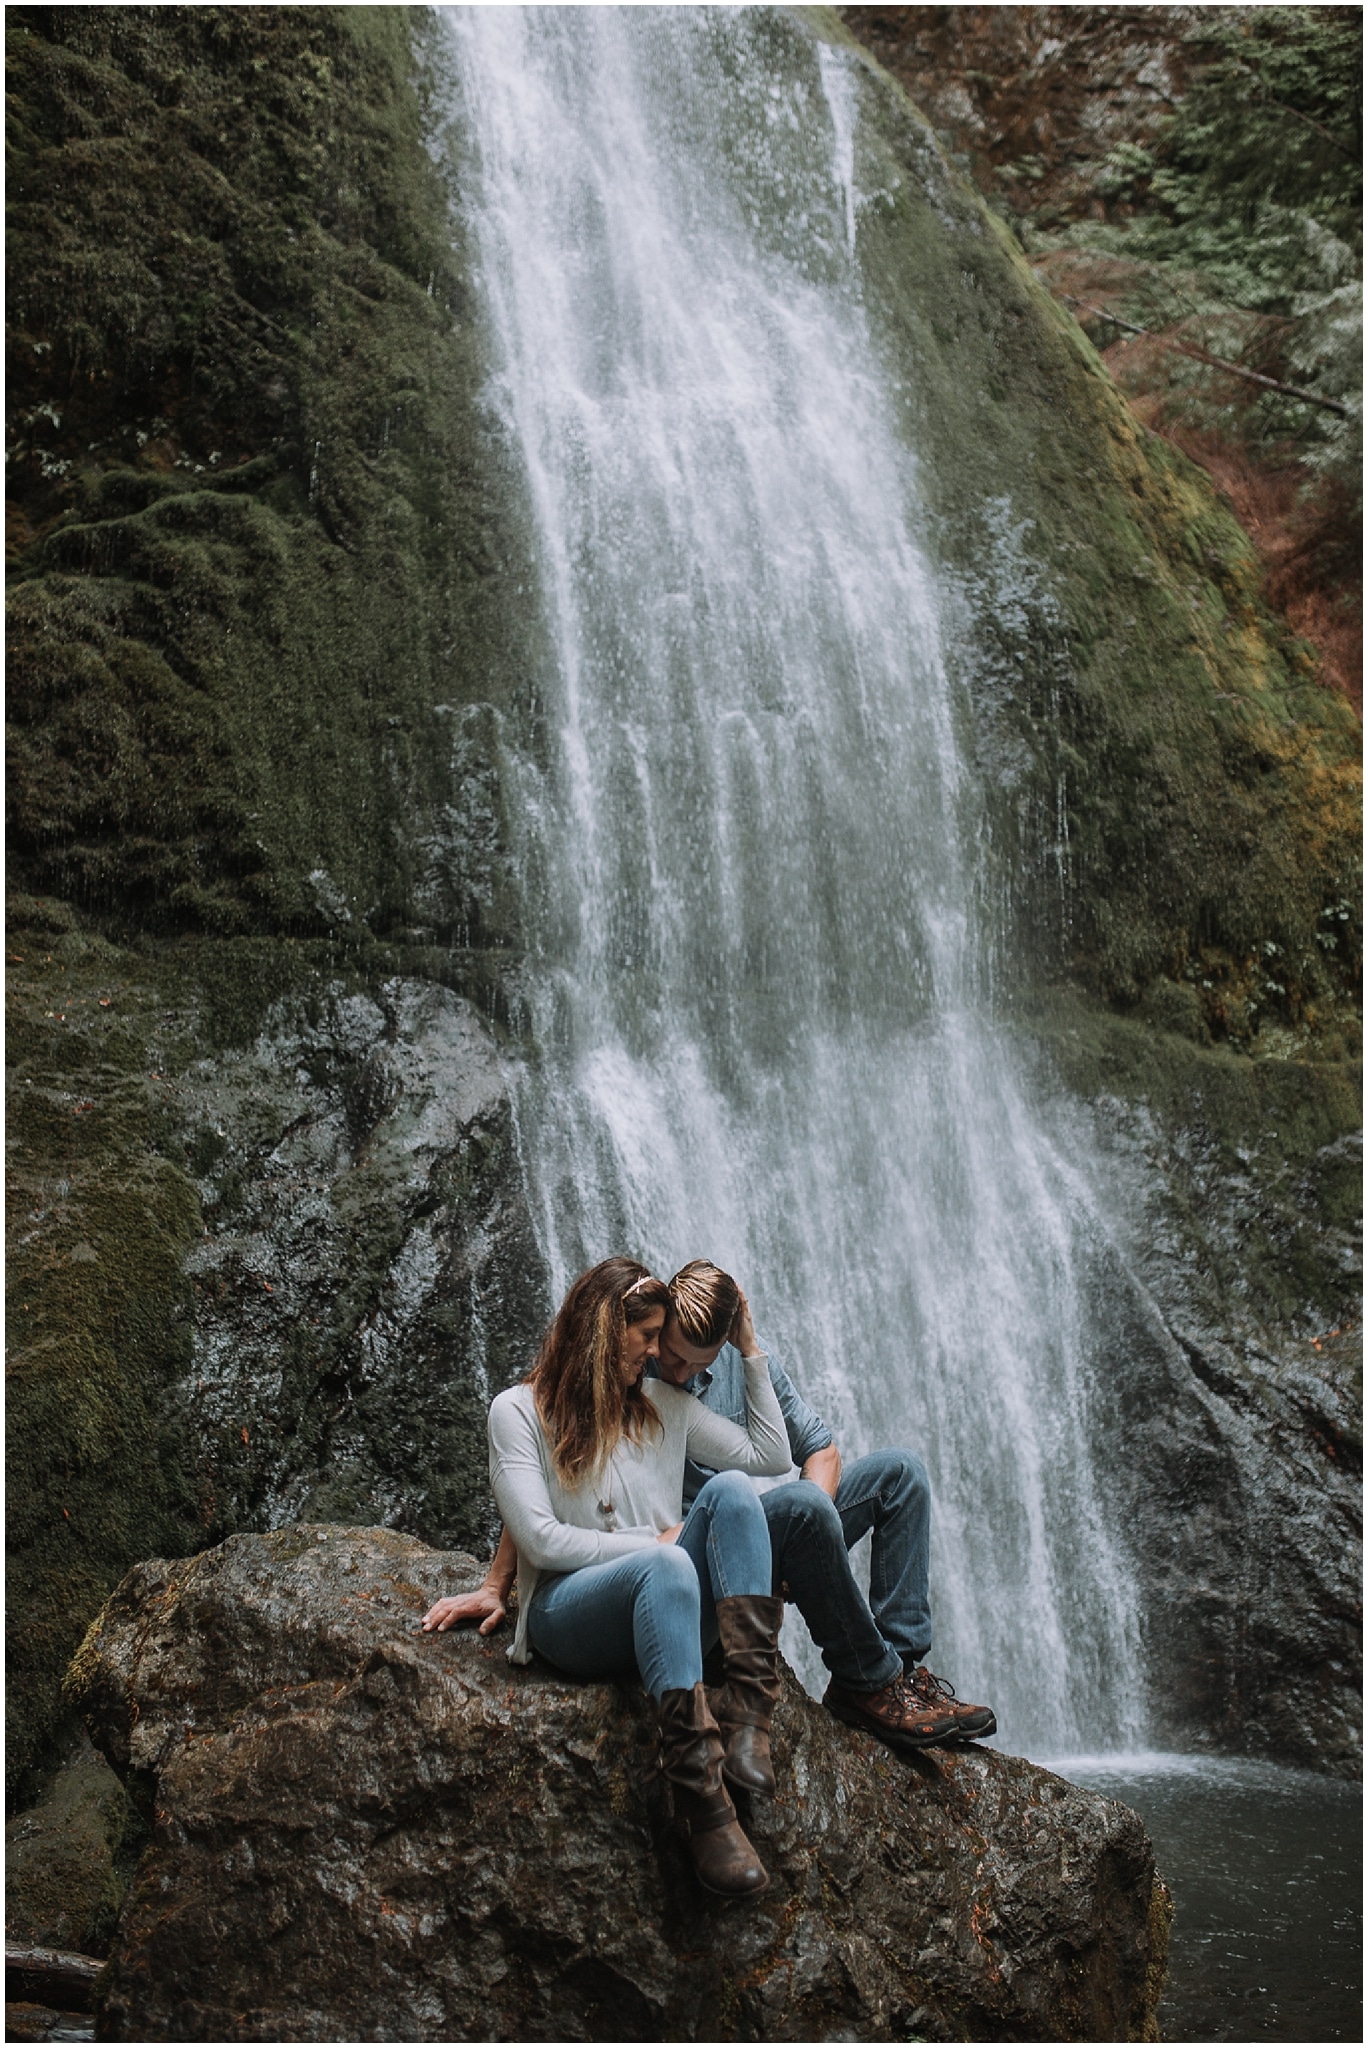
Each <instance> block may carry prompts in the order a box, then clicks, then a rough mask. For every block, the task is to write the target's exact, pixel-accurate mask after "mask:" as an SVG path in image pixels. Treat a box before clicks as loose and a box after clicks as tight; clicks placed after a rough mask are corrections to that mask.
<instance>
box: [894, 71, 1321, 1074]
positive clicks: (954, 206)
mask: <svg viewBox="0 0 1368 2048" xmlns="http://www.w3.org/2000/svg"><path fill="white" fill-rule="evenodd" d="M861 62H862V63H863V64H864V66H865V68H866V71H867V74H868V76H869V79H870V82H871V83H870V89H869V90H868V91H867V93H866V95H865V99H864V106H865V110H866V113H867V115H868V116H869V117H870V119H868V120H867V121H866V124H865V127H864V129H863V131H862V133H863V137H864V150H863V158H862V161H861V162H860V164H859V165H858V166H857V178H858V182H859V185H860V189H861V193H862V195H863V204H862V210H861V227H860V242H859V253H860V262H861V269H862V273H863V277H864V281H865V292H866V300H867V303H868V305H869V308H870V313H871V318H872V321H873V324H874V329H875V334H876V338H877V342H878V346H879V348H880V350H881V352H882V354H883V355H884V357H885V360H886V361H887V363H888V365H889V368H890V371H891V373H892V377H893V380H894V381H895V384H896V388H897V389H898V391H899V393H900V404H901V410H902V418H903V425H904V428H905V431H906V434H907V438H908V440H909V443H910V444H911V445H912V446H913V447H914V448H915V449H916V450H917V452H918V456H919V459H920V467H919V476H920V478H921V482H922V487H923V490H924V493H925V495H926V499H927V501H928V512H927V518H926V526H925V541H926V545H927V546H928V547H929V548H930V549H931V550H932V552H933V553H934V554H935V555H936V557H937V558H938V559H939V561H940V563H941V566H942V570H943V573H944V574H945V576H946V577H947V578H948V580H949V581H950V583H951V585H952V587H953V586H954V584H956V583H959V584H960V585H962V586H964V587H965V589H966V594H967V595H968V596H969V597H970V598H971V599H972V600H973V605H972V613H971V614H970V619H971V623H970V624H969V625H968V626H967V628H966V630H965V631H964V632H963V633H962V634H959V633H956V634H953V635H952V636H951V656H952V660H953V661H954V663H955V665H956V668H957V670H958V673H959V674H960V676H961V678H962V680H963V682H964V685H965V690H966V696H967V699H968V701H969V702H970V703H971V705H972V707H973V709H972V714H971V720H972V730H971V733H970V740H971V744H972V745H973V747H974V750H975V752H976V753H977V755H978V758H979V762H980V766H981V768H982V770H983V778H984V781H985V783H986V785H987V787H988V789H989V792H990V797H989V804H990V833H989V852H988V855H987V866H986V872H985V876H984V889H985V893H986V896H987V897H988V899H989V902H990V906H992V907H995V908H996V910H997V914H998V916H999V917H1000V918H1001V920H1002V922H1003V923H1004V925H1005V926H1006V927H1007V928H1008V930H1009V931H1010V934H1011V941H1010V943H1009V949H1008V950H1009V951H1014V952H1016V953H1017V955H1018V957H1020V956H1021V954H1022V951H1023V949H1022V947H1021V944H1020V941H1021V940H1022V938H1023V937H1024V938H1025V939H1026V940H1027V942H1028V943H1027V945H1026V947H1025V949H1024V952H1025V963H1024V964H1025V968H1026V971H1027V973H1028V974H1029V973H1031V972H1035V973H1037V974H1038V973H1039V972H1041V970H1042V969H1043V970H1044V971H1045V972H1046V973H1049V972H1051V971H1056V970H1057V969H1058V968H1059V967H1061V966H1063V967H1064V968H1066V969H1067V970H1070V971H1072V972H1073V973H1075V974H1076V975H1077V976H1078V977H1079V978H1080V979H1081V980H1082V981H1083V982H1084V983H1085V984H1086V985H1088V986H1090V987H1091V988H1093V989H1094V990H1096V991H1098V992H1099V993H1101V994H1103V995H1105V996H1106V997H1107V998H1108V999H1110V1000H1112V1001H1115V1002H1117V1003H1118V1004H1120V1005H1122V1006H1127V1005H1131V1004H1134V1003H1135V1002H1136V1001H1137V1000H1139V998H1140V997H1141V995H1142V994H1143V992H1144V991H1145V990H1146V989H1147V988H1149V987H1151V986H1152V985H1153V984H1154V983H1155V982H1156V981H1157V980H1158V979H1160V978H1164V979H1166V980H1167V981H1169V982H1170V983H1173V984H1181V983H1183V982H1184V981H1186V982H1187V984H1188V985H1189V986H1190V987H1191V988H1193V989H1195V991H1196V993H1197V997H1198V1000H1199V1002H1200V1004H1201V1006H1202V1011H1203V1020H1204V1024H1205V1027H1206V1029H1207V1030H1208V1031H1209V1032H1210V1034H1211V1035H1212V1036H1213V1037H1218V1038H1223V1037H1229V1038H1233V1039H1238V1040H1243V1041H1248V1040H1250V1039H1251V1038H1252V1037H1253V1036H1254V1035H1255V1034H1256V1033H1257V1032H1258V1031H1259V1029H1260V1028H1261V1027H1262V1026H1263V1025H1264V1024H1266V1023H1269V1022H1272V1023H1275V1024H1282V1025H1296V1026H1300V1027H1302V1028H1303V1029H1305V1030H1307V1031H1310V1032H1315V1031H1317V1030H1320V1029H1323V1028H1324V1027H1326V1026H1327V1025H1328V1026H1329V1027H1330V1028H1331V1029H1332V1030H1334V1029H1337V1028H1338V1021H1337V1020H1338V1018H1339V1017H1340V1015H1341V1014H1342V1013H1343V1012H1345V1011H1346V1010H1353V1009H1354V1007H1355V1005H1356V1004H1357V1000H1358V989H1359V975H1360V963H1361V944H1360V939H1359V930H1358V924H1357V912H1356V910H1353V914H1352V915H1351V916H1348V917H1341V916H1340V915H1339V909H1337V906H1338V907H1339V908H1348V909H1352V907H1353V906H1356V905H1357V902H1358V875H1359V873H1360V845H1361V774H1360V765H1359V729H1358V723H1357V720H1356V718H1355V716H1354V714H1353V712H1352V710H1351V709H1350V708H1349V707H1348V705H1347V704H1346V703H1345V702H1344V701H1343V700H1342V699H1341V698H1340V697H1338V696H1337V695H1335V694H1333V693H1331V692H1329V691H1325V690H1321V689H1319V688H1318V687H1317V686H1316V683H1315V678H1314V673H1313V671H1312V670H1311V668H1310V665H1309V663H1308V661H1307V657H1306V652H1305V649H1304V648H1303V647H1302V646H1301V645H1300V643H1297V642H1295V641H1293V640H1291V639H1290V638H1289V637H1288V636H1287V634H1286V632H1285V631H1284V630H1283V629H1281V628H1280V627H1279V626H1278V624H1277V623H1276V622H1275V621H1274V620H1273V619H1272V618H1271V616H1269V615H1268V614H1267V613H1266V612H1265V611H1264V610H1263V609H1262V608H1261V606H1260V604H1259V600H1258V595H1257V593H1258V583H1259V577H1258V567H1257V564H1256V562H1255V560H1254V557H1253V554H1252V551H1251V549H1250V546H1249V543H1248V541H1247V539H1246V538H1245V536H1244V535H1243V533H1242V532H1241V531H1240V529H1239V527H1238V526H1237V525H1236V523H1235V521H1234V519H1233V517H1232V516H1231V515H1230V514H1229V513H1228V512H1227V511H1226V510H1225V509H1224V507H1223V506H1222V505H1221V504H1220V503H1219V501H1218V500H1217V499H1216V497H1215V494H1214V492H1213V489H1212V487H1211V484H1210V482H1209V480H1208V479H1207V478H1206V477H1205V476H1204V475H1203V474H1202V473H1201V472H1200V471H1198V470H1197V469H1196V468H1195V466H1194V465H1192V464H1191V463H1189V462H1188V461H1187V460H1186V459H1185V458H1184V457H1182V456H1181V455H1180V454H1178V452H1177V451H1176V450H1175V449H1174V448H1172V447H1171V446H1170V445H1169V444H1167V443H1166V442H1163V441H1161V440H1159V439H1157V438H1156V437H1155V436H1152V435H1149V434H1146V433H1144V432H1143V431H1142V430H1141V429H1140V428H1138V427H1137V426H1136V424H1135V422H1134V421H1133V420H1132V418H1131V416H1130V414H1129V412H1128V411H1127V409H1126V406H1125V403H1124V401H1123V400H1122V398H1121V396H1120V394H1119V393H1118V392H1117V390H1116V389H1115V387H1114V385H1113V384H1112V383H1111V381H1110V379H1109V378H1108V376H1107V374H1106V372H1105V370H1104V368H1103V366H1102V364H1101V361H1100V359H1099V358H1098V356H1097V354H1096V352H1095V350H1094V349H1093V348H1092V346H1091V344H1090V343H1089V342H1088V341H1087V339H1086V337H1085V336H1084V335H1083V334H1082V331H1081V330H1080V329H1079V328H1078V327H1077V325H1076V324H1075V323H1074V322H1073V321H1072V320H1071V319H1070V318H1069V316H1068V315H1067V314H1066V313H1065V312H1064V311H1063V309H1062V308H1060V307H1059V306H1058V305H1057V304H1055V303H1054V302H1053V301H1052V300H1051V299H1050V298H1049V297H1048V295H1047V294H1046V293H1045V291H1044V290H1043V288H1042V287H1041V286H1040V285H1039V284H1038V283H1037V281H1036V280H1035V279H1034V278H1033V276H1032V275H1031V272H1030V271H1029V269H1028V267H1027V266H1026V264H1025V262H1024V260H1023V258H1022V256H1021V254H1020V251H1019V250H1018V249H1017V248H1016V247H1015V245H1014V243H1013V241H1012V238H1011V236H1010V234H1009V233H1008V231H1007V230H1006V229H1005V228H1004V226H1003V224H1002V223H1001V222H1000V221H999V220H998V219H997V218H996V217H995V216H994V215H992V214H991V213H990V212H989V211H988V210H987V209H986V208H985V207H984V206H983V205H982V203H981V202H980V201H979V199H978V198H977V196H976V195H974V194H973V193H971V192H970V191H969V190H968V188H967V187H964V186H961V185H960V184H959V183H958V181H957V180H955V179H954V178H953V177H952V175H951V174H950V173H949V171H948V169H947V167H946V165H945V163H944V161H943V159H942V157H941V155H940V152H939V149H938V147H937V145H936V142H935V140H934V138H933V136H932V135H931V132H930V130H929V128H928V127H927V126H926V124H925V123H924V122H923V121H922V120H921V118H920V117H919V116H918V115H917V114H916V113H915V112H914V110H913V109H912V107H911V106H910V104H909V103H908V102H907V101H906V99H905V98H904V97H903V95H902V94H901V92H900V91H899V90H898V89H897V87H896V86H894V85H893V83H892V81H891V80H888V79H886V78H885V77H884V76H883V74H881V73H879V72H878V69H877V67H876V66H874V65H873V64H872V63H871V62H870V60H869V59H868V58H863V59H862V60H861ZM947 227H949V231H948V232H947ZM1269 962H1274V963H1276V966H1275V970H1271V969H1270V967H1269ZM1160 1000H1163V998H1160Z"/></svg>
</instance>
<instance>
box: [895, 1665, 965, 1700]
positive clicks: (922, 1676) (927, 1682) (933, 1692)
mask: <svg viewBox="0 0 1368 2048" xmlns="http://www.w3.org/2000/svg"><path fill="white" fill-rule="evenodd" d="M906 1683H907V1685H908V1686H909V1687H910V1689H911V1692H912V1695H913V1698H914V1699H919V1700H923V1701H925V1702H926V1704H927V1705H928V1706H934V1704H935V1703H936V1701H937V1700H953V1699H954V1698H955V1697H956V1694H955V1688H954V1686H953V1685H951V1683H950V1681H949V1680H948V1679H946V1678H937V1676H936V1674H935V1672H934V1671H928V1670H927V1668H926V1666H925V1665H924V1664H919V1665H918V1666H917V1668H916V1670H915V1671H914V1672H912V1673H911V1674H910V1675H909V1677H908V1678H907V1680H906Z"/></svg>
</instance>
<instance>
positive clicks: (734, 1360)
mask: <svg viewBox="0 0 1368 2048" xmlns="http://www.w3.org/2000/svg"><path fill="white" fill-rule="evenodd" d="M769 1376H770V1381H771V1384H772V1385H773V1387H774V1392H775V1397H776V1399H777V1400H778V1403H779V1412H780V1414H781V1415H782V1416H783V1418H784V1427H785V1428H786V1429H787V1431H788V1440H789V1449H790V1450H791V1451H792V1453H793V1462H794V1464H795V1465H800V1466H801V1465H803V1464H804V1463H806V1461H807V1460H808V1459H809V1458H810V1457H811V1456H812V1454H813V1452H814V1451H824V1450H825V1449H826V1447H827V1445H828V1444H830V1443H834V1442H835V1438H834V1437H833V1436H832V1434H831V1431H830V1430H829V1429H828V1428H827V1426H826V1424H825V1422H823V1420H822V1418H821V1416H820V1415H819V1414H818V1413H817V1411H816V1409H815V1408H809V1406H808V1404H807V1402H806V1401H805V1400H804V1399H803V1397H802V1395H801V1394H800V1393H799V1391H798V1389H797V1388H796V1387H795V1386H794V1384H793V1381H792V1380H791V1379H790V1378H789V1376H788V1374H787V1373H786V1372H785V1371H784V1368H783V1366H782V1365H779V1364H777V1363H776V1362H775V1360H774V1359H772V1358H771V1360H770V1361H769ZM684 1384H685V1386H686V1388H687V1389H688V1391H689V1393H691V1394H697V1396H698V1398H699V1400H700V1401H703V1402H705V1403H706V1404H707V1406H708V1407H709V1408H711V1409H712V1411H713V1413H714V1414H715V1415H725V1416H726V1417H727V1418H728V1420H729V1421H731V1422H735V1423H737V1424H738V1425H739V1426H740V1427H741V1428H742V1429H744V1428H745V1426H746V1375H745V1368H744V1367H743V1366H742V1364H741V1353H740V1352H739V1351H738V1350H737V1349H736V1347H735V1345H733V1344H724V1345H723V1346H722V1349H721V1350H720V1351H719V1352H718V1354H717V1357H716V1359H715V1360H714V1362H713V1363H712V1364H711V1365H709V1366H705V1367H704V1368H703V1370H702V1372H696V1373H695V1374H694V1376H693V1378H692V1379H691V1380H686V1381H685V1382H684ZM712 1476H713V1475H712V1473H711V1472H709V1471H706V1470H705V1469H704V1467H703V1466H702V1465H695V1463H694V1461H693V1459H692V1458H690V1459H688V1460H687V1461H686V1463H685V1466H684V1508H685V1512H686V1513H687V1512H688V1510H689V1509H690V1508H691V1507H692V1506H693V1502H694V1496H695V1494H696V1493H697V1492H698V1489H699V1488H700V1487H701V1486H702V1485H703V1484H704V1483H705V1482H706V1481H707V1480H709V1479H711V1478H712Z"/></svg>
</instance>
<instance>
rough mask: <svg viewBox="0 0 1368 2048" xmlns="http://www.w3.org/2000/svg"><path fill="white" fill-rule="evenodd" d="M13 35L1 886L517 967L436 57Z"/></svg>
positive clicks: (466, 359) (498, 572) (248, 18)
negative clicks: (480, 947) (488, 953)
mask: <svg viewBox="0 0 1368 2048" xmlns="http://www.w3.org/2000/svg"><path fill="white" fill-rule="evenodd" d="M9 22H10V31H9V35H10V64H11V79H10V85H11V93H12V100H11V106H12V108H13V110H14V111H13V117H12V122H11V131H10V150H11V156H10V171H9V237H10V261H11V271H12V277H13V283H12V287H11V298H10V310H11V319H12V325H13V332H12V337H11V365H10V428H11V448H12V452H13V458H14V459H13V462H12V480H11V531H12V533H14V534H16V535H17V537H18V543H19V545H18V551H17V554H16V556H15V557H14V559H13V563H12V579H11V581H12V589H11V600H10V618H11V628H10V630H11V655H10V705H11V726H10V761H11V767H10V793H11V806H12V809H11V830H12V847H13V855H12V862H13V865H12V875H14V876H15V878H16V879H18V878H21V877H22V879H24V880H25V881H26V882H27V883H28V885H29V886H31V887H32V888H34V889H36V890H38V891H41V890H43V889H54V890H58V891H60V892H61V893H64V894H67V895H70V896H73V897H75V898H76V899H77V900H78V901H80V902H82V903H84V904H87V905H91V906H102V907H105V908H107V909H111V910H115V911H117V913H118V914H119V915H120V917H122V918H124V919H126V920H127V919H131V920H136V921H137V922H138V923H140V924H142V925H143V926H158V927H163V928H164V927H168V926H170V927H179V928H182V929H184V928H191V929H195V928H198V929H201V930H205V931H210V932H246V931H250V930H253V929H256V930H261V929H263V928H265V929H288V930H294V931H300V932H320V933H321V932H324V931H334V932H336V933H338V934H339V935H348V934H350V935H356V934H358V933H363V932H365V931H367V930H373V931H380V932H395V931H398V930H400V929H401V928H402V927H404V926H405V925H410V924H413V923H414V922H415V921H416V922H418V923H421V924H423V925H425V926H428V927H430V928H432V929H433V930H435V931H437V932H440V933H445V934H456V933H459V934H460V935H461V936H462V937H463V938H464V939H466V940H467V941H469V940H471V939H472V938H473V939H474V940H475V941H476V942H477V943H478V942H479V941H480V939H481V936H482V935H483V934H485V933H491V934H493V935H495V937H496V938H497V940H498V941H499V942H500V943H507V939H508V935H509V933H510V931H511V930H512V929H513V927H514V924H515V918H514V913H513V910H512V906H511V898H510V894H509V891H508V888H507V885H506V882H505V880H504V877H503V874H502V870H501V865H500V861H499V857H498V853H497V842H498V837H499V829H500V820H499V816H498V799H497V791H496V790H495V789H494V787H493V785H492V784H487V786H486V787H485V788H484V789H483V790H482V791H481V792H480V795H479V797H478V799H473V798H472V790H471V781H470V774H469V762H468V760H467V758H466V756H467V755H468V753H469V745H468V743H467V735H466V732H465V727H464V726H463V725H462V722H461V710H462V707H463V706H464V705H466V704H467V703H468V702H469V701H470V699H471V698H472V697H474V696H478V697H479V699H480V700H482V701H492V702H494V703H504V704H507V703H508V701H509V699H510V695H511V690H512V680H513V678H514V677H515V676H516V675H517V674H518V673H519V671H518V666H517V664H518V645H519V630H518V609H517V607H516V605H515V604H514V603H513V602H512V601H510V596H509V590H508V585H509V579H510V577H511V576H512V575H513V572H514V571H515V569H517V568H518V566H519V564H520V563H521V561H522V548H523V541H522V537H521V533H520V529H519V527H518V521H517V518H516V516H515V514H514V513H513V511H512V510H511V509H510V507H509V505H508V504H507V503H506V502H505V501H504V499H503V498H502V497H501V496H500V488H499V486H498V484H497V481H496V478H497V464H496V462H495V461H494V460H493V459H492V456H491V454H490V451H489V449H488V448H487V445H486V434H485V427H484V423H483V419H482V416H481V413H480V407H479V396H478V394H479V390H480V386H481V382H482V379H483V375H484V370H483V361H482V357H481V354H480V341H479V335H478V332H477V329H476V326H475V324H474V323H473V321H472V320H471V318H470V317H469V309H468V307H467V305H466V301H465V286H464V283H463V278H462V260H461V252H460V251H459V249H458V248H457V247H456V245H455V243H454V241H453V234H454V229H453V223H452V218H451V215H450V211H449V205H448V194H447V191H446V188H445V185H444V183H443V180H442V178H441V176H440V175H439V173H438V171H437V169H436V167H435V162H434V159H433V158H432V156H431V155H430V154H429V152H428V150H427V149H426V147H425V139H424V138H425V123H426V121H427V118H428V116H427V113H426V111H425V95H427V94H430V93H431V92H432V91H434V90H435V89H436V87H435V83H434V80H433V78H432V76H431V74H430V70H425V69H424V67H423V61H422V60H423V50H422V47H421V46H422V45H423V43H424V39H425V38H428V37H430V36H431V33H432V31H431V27H430V24H427V23H426V18H425V17H424V16H422V15H421V14H420V13H417V12H413V13H410V12H409V11H407V10H402V9H394V10H390V9H378V10H354V9H346V8H339V9H334V8H317V9H303V8H299V9H288V8H287V9H253V10H243V9H238V8H213V7H211V8H203V9H196V10H191V11H189V12H187V11H185V10H166V9H160V8H143V7H130V8H94V9H89V10H80V9H61V8H58V9H47V8H32V9H18V10H15V11H14V12H13V13H12V14H11V16H10V17H9ZM481 450H484V454H483V455H482V454H481V452H480V451H481ZM472 801H475V803H476V808H477V809H478V810H479V811H480V815H479V816H478V817H473V816H472V815H471V806H472ZM486 812H489V813H491V814H492V816H490V815H485V813H486ZM437 842H440V845H437V850H436V852H434V846H435V845H436V844H437ZM491 845H492V846H493V847H494V849H495V850H494V851H493V852H491V850H490V849H491Z"/></svg>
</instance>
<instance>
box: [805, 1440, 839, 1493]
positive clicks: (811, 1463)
mask: <svg viewBox="0 0 1368 2048" xmlns="http://www.w3.org/2000/svg"><path fill="white" fill-rule="evenodd" d="M802 1476H803V1478H804V1479H810V1480H811V1481H812V1483H813V1485H814V1486H820V1487H821V1489H822V1491H823V1493H829V1494H830V1495H831V1498H832V1499H833V1500H835V1498H836V1489H837V1487H838V1486H839V1485H840V1483H841V1454H840V1452H839V1451H838V1450H837V1448H836V1446H835V1444H828V1445H827V1446H826V1449H825V1450H821V1451H814V1452H813V1453H812V1456H811V1457H810V1458H806V1459H804V1461H803V1471H802Z"/></svg>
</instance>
